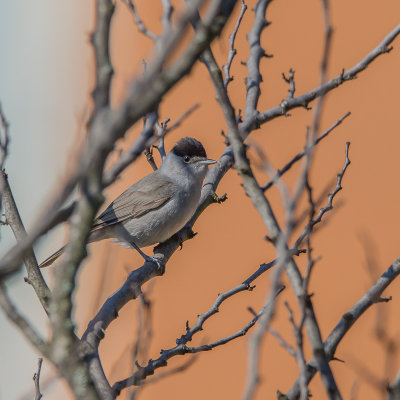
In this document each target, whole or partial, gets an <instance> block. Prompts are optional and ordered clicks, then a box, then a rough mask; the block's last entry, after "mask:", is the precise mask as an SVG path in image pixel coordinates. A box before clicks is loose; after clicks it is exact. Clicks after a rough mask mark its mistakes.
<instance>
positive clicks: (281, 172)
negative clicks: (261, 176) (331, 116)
mask: <svg viewBox="0 0 400 400" xmlns="http://www.w3.org/2000/svg"><path fill="white" fill-rule="evenodd" d="M350 114H351V112H350V111H348V112H347V113H346V114H345V115H343V117H341V118H339V119H338V120H337V121H336V122H335V123H334V124H333V125H331V126H330V127H329V128H328V129H327V130H326V131H325V132H324V133H323V134H321V135H320V136H318V138H317V139H316V140H315V141H314V144H313V145H314V146H315V145H317V144H318V143H319V142H320V141H321V140H322V139H325V138H326V137H327V136H328V135H329V134H330V133H331V132H332V131H333V130H334V129H335V128H336V127H337V126H339V125H340V124H341V123H342V122H343V121H344V120H345V119H346V118H347V117H348V116H350ZM305 155H306V152H305V151H304V150H303V151H301V152H299V153H298V154H296V155H295V156H294V157H293V158H292V159H291V160H290V161H289V162H288V163H287V164H286V165H285V166H284V167H283V168H281V169H278V171H277V174H276V175H275V176H274V177H273V178H272V179H271V180H270V181H269V182H268V183H267V184H265V185H264V186H263V187H262V189H263V190H264V191H266V190H268V189H269V188H271V187H272V186H273V185H274V183H275V182H277V180H278V179H279V178H280V177H281V176H282V175H284V174H285V173H286V172H287V171H289V170H290V168H292V167H293V165H294V164H296V163H297V162H298V161H300V160H301V159H302V158H303V157H304V156H305Z"/></svg>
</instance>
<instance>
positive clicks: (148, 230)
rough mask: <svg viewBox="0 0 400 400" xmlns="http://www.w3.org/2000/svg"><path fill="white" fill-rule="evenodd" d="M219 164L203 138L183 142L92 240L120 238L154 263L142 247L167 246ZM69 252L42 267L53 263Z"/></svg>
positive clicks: (105, 217)
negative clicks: (209, 155)
mask: <svg viewBox="0 0 400 400" xmlns="http://www.w3.org/2000/svg"><path fill="white" fill-rule="evenodd" d="M214 163H215V161H214V160H211V159H209V158H207V154H206V151H205V150H204V147H203V145H202V144H201V143H200V142H199V141H198V140H196V139H194V138H190V137H185V138H182V139H180V140H179V142H178V143H177V144H176V145H175V147H174V148H173V149H172V150H171V151H170V152H169V153H168V154H167V155H166V157H165V158H164V160H163V163H162V164H161V166H160V168H159V169H157V170H156V171H154V172H152V173H151V174H149V175H147V176H145V177H144V178H143V179H141V180H140V181H139V182H137V183H135V184H134V185H132V186H131V187H130V188H128V189H127V190H125V192H123V193H122V194H121V195H120V196H118V197H117V198H116V199H115V200H114V201H113V202H112V203H111V204H110V205H109V206H108V207H107V208H106V210H105V211H104V212H103V213H102V214H100V215H99V216H98V217H97V218H96V219H95V221H94V223H93V227H92V229H91V231H90V235H89V240H88V242H89V243H90V242H96V241H98V240H102V239H109V238H112V239H116V241H118V242H122V243H123V244H124V245H128V246H129V247H133V248H135V249H136V250H138V251H139V253H140V254H141V255H142V256H143V257H144V258H145V260H146V261H147V260H149V259H151V260H153V259H152V258H151V257H148V256H146V255H145V254H144V253H143V252H142V251H141V250H140V247H145V246H151V245H154V244H156V243H162V242H165V241H166V240H167V239H169V238H170V237H171V236H172V235H173V234H175V233H176V232H178V231H179V230H180V229H181V228H183V227H184V226H185V224H186V223H187V222H188V221H189V220H190V218H191V217H192V216H193V214H194V212H195V211H196V208H197V206H198V203H199V200H200V193H201V188H202V186H203V180H204V178H205V176H206V173H207V169H208V165H210V164H214ZM64 249H65V246H64V247H62V248H61V249H59V250H58V251H56V252H55V253H54V254H52V255H51V256H50V257H48V258H47V259H46V260H44V261H43V262H42V263H41V264H40V265H39V267H40V268H42V267H47V266H48V265H50V264H52V263H53V262H54V261H55V260H56V259H57V258H58V257H59V256H60V255H61V254H62V253H63V252H64Z"/></svg>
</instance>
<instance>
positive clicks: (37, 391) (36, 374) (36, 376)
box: [33, 358, 43, 400]
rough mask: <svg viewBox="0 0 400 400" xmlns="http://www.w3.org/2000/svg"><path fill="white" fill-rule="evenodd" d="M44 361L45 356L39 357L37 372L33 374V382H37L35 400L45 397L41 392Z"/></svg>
mask: <svg viewBox="0 0 400 400" xmlns="http://www.w3.org/2000/svg"><path fill="white" fill-rule="evenodd" d="M42 362H43V358H39V360H38V369H37V372H35V374H34V375H33V382H34V383H35V400H40V399H41V398H42V397H43V395H42V393H40V372H41V370H42Z"/></svg>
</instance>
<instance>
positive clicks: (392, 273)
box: [287, 259, 400, 400]
mask: <svg viewBox="0 0 400 400" xmlns="http://www.w3.org/2000/svg"><path fill="white" fill-rule="evenodd" d="M399 274H400V259H396V260H395V261H394V262H393V264H392V265H391V266H390V267H389V268H388V269H387V270H386V271H385V272H384V273H383V274H382V275H381V276H380V278H379V279H378V280H377V281H376V282H375V283H374V284H373V285H372V287H371V288H370V289H369V290H368V292H367V293H366V294H365V295H364V296H363V297H362V298H361V299H360V300H359V301H358V302H357V303H355V304H354V306H353V307H352V308H351V309H350V310H349V311H348V312H347V313H345V314H344V315H343V317H342V318H341V319H340V321H339V322H338V324H337V325H336V327H335V328H334V329H333V331H332V332H331V333H330V335H329V336H328V338H327V339H326V340H325V342H324V350H325V354H326V355H327V357H328V358H329V359H330V360H332V359H333V357H334V354H335V352H336V349H337V346H338V345H339V343H340V342H341V341H342V339H343V338H344V336H345V335H346V333H347V332H348V331H349V330H350V328H351V327H352V326H353V325H354V323H355V322H356V321H357V320H358V319H359V318H360V317H361V315H363V314H364V312H365V311H367V310H368V308H369V307H371V306H372V305H373V304H375V303H376V301H377V299H379V298H380V296H381V295H382V293H383V291H384V290H385V289H386V288H387V287H388V286H389V285H390V284H391V283H392V282H393V281H394V279H396V278H397V276H398V275H399ZM316 372H317V369H316V361H315V359H312V360H311V361H309V362H308V363H307V383H309V382H310V381H311V379H312V378H313V377H314V375H315V373H316ZM287 397H288V399H289V400H294V399H298V398H299V382H298V380H297V381H296V382H295V384H294V385H293V386H292V388H291V389H290V390H289V392H288V393H287Z"/></svg>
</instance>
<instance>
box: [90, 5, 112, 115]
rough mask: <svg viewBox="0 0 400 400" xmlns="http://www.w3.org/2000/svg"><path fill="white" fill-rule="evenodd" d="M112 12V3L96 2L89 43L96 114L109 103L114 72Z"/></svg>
mask: <svg viewBox="0 0 400 400" xmlns="http://www.w3.org/2000/svg"><path fill="white" fill-rule="evenodd" d="M114 10H115V5H114V3H113V1H111V0H96V12H97V15H96V27H95V31H94V32H93V34H92V36H91V42H92V45H93V49H94V55H95V61H96V86H95V89H94V90H93V93H92V96H93V100H94V105H95V110H96V111H97V112H98V111H99V110H101V109H102V108H103V107H107V106H108V105H109V103H110V86H111V79H112V76H113V73H114V71H113V67H112V64H111V59H110V40H109V39H110V38H109V29H110V24H111V19H112V16H113V14H114ZM96 111H95V112H96Z"/></svg>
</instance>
